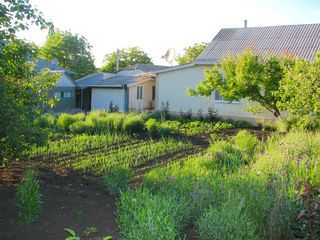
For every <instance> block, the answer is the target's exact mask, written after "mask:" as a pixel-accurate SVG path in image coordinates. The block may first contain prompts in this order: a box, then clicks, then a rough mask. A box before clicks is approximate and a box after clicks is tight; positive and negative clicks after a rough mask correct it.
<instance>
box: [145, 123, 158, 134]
mask: <svg viewBox="0 0 320 240" xmlns="http://www.w3.org/2000/svg"><path fill="white" fill-rule="evenodd" d="M145 127H146V129H147V131H148V133H149V134H150V136H152V137H155V136H157V135H158V134H159V123H158V122H157V120H156V119H153V118H150V119H149V120H148V121H147V122H146V123H145Z"/></svg>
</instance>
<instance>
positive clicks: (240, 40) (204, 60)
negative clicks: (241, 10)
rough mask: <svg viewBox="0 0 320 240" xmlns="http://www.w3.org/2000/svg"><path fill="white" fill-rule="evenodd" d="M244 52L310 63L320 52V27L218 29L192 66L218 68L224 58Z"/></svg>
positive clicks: (307, 25) (304, 25)
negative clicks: (285, 55)
mask: <svg viewBox="0 0 320 240" xmlns="http://www.w3.org/2000/svg"><path fill="white" fill-rule="evenodd" d="M246 48H253V49H254V51H255V52H256V53H259V54H261V55H262V56H266V55H270V54H275V55H282V54H285V53H288V54H291V55H293V56H294V57H301V58H305V59H307V60H312V59H313V57H314V55H315V54H316V53H317V52H318V51H320V24H301V25H284V26H271V27H250V28H229V29H221V30H220V32H219V33H218V34H217V35H216V36H215V37H214V38H213V40H212V41H211V43H210V44H209V45H208V46H207V47H206V49H205V50H204V51H203V52H202V53H201V54H200V55H199V57H198V58H197V59H196V60H195V62H194V63H196V64H219V63H221V60H222V58H223V57H224V56H225V55H226V54H228V53H232V54H239V53H241V52H242V51H243V50H244V49H246Z"/></svg>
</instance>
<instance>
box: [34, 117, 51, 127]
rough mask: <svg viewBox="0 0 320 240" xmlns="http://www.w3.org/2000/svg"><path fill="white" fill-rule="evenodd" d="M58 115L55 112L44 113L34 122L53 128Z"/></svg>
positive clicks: (37, 124) (40, 125)
mask: <svg viewBox="0 0 320 240" xmlns="http://www.w3.org/2000/svg"><path fill="white" fill-rule="evenodd" d="M55 122H56V116H55V115H53V114H43V115H40V116H38V117H37V118H36V119H35V120H34V124H35V125H36V126H39V127H41V128H53V127H54V126H55Z"/></svg>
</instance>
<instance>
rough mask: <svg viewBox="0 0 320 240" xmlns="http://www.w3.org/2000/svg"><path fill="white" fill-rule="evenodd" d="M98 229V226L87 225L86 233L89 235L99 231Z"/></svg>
mask: <svg viewBox="0 0 320 240" xmlns="http://www.w3.org/2000/svg"><path fill="white" fill-rule="evenodd" d="M97 232H98V229H97V228H96V227H87V228H86V230H85V231H84V233H85V234H86V235H87V236H89V235H90V234H92V233H97Z"/></svg>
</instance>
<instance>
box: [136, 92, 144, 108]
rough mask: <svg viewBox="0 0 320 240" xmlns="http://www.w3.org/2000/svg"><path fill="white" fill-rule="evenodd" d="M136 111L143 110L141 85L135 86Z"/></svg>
mask: <svg viewBox="0 0 320 240" xmlns="http://www.w3.org/2000/svg"><path fill="white" fill-rule="evenodd" d="M136 105H137V106H136V110H137V112H142V110H143V87H142V86H137V101H136Z"/></svg>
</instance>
